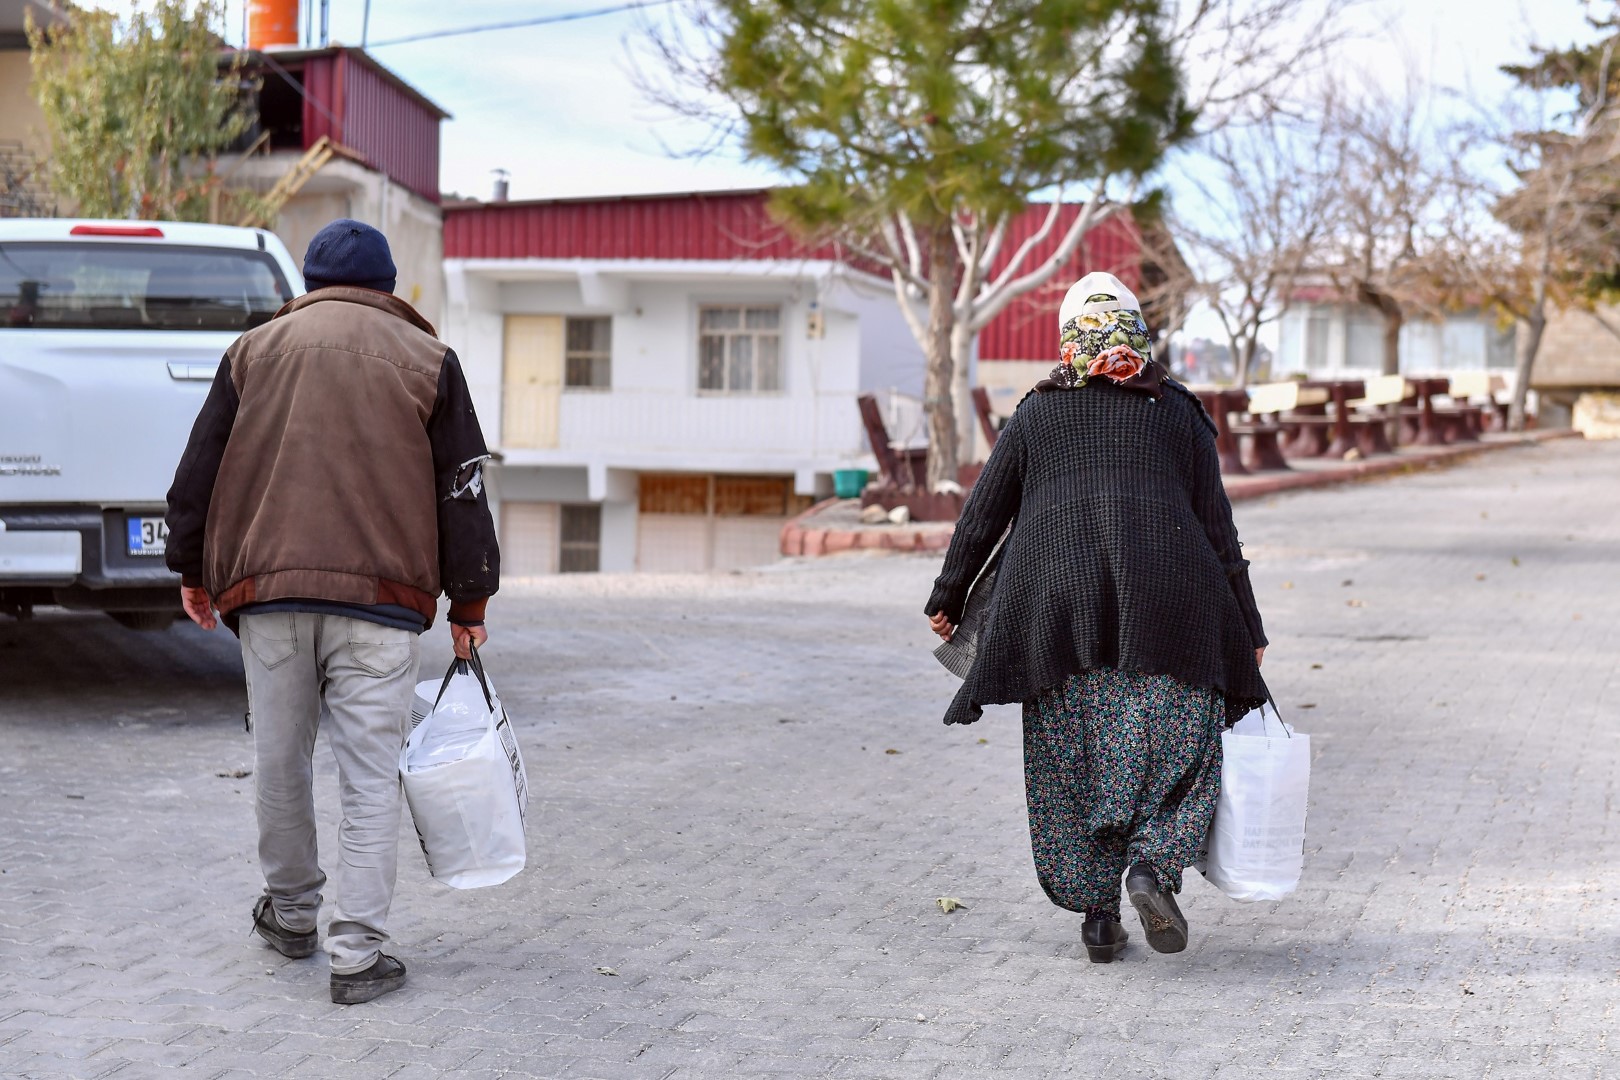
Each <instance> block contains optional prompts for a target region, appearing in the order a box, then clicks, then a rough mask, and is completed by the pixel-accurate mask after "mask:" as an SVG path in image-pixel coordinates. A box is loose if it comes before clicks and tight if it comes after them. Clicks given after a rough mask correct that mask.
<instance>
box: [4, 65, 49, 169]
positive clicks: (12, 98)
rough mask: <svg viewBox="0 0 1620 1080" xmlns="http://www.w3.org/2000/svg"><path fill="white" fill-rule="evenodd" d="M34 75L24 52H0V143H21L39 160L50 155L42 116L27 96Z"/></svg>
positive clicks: (35, 103) (32, 98) (43, 115)
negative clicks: (2, 140)
mask: <svg viewBox="0 0 1620 1080" xmlns="http://www.w3.org/2000/svg"><path fill="white" fill-rule="evenodd" d="M32 80H33V72H32V71H30V70H29V67H28V50H27V49H0V139H5V140H8V141H16V142H20V143H22V144H23V145H24V146H26V147H27V148H28V149H30V150H32V151H33V152H34V153H35V154H37V155H39V156H40V157H45V156H47V155H48V154H49V152H50V139H49V138H47V137H46V134H45V114H44V113H43V112H41V111H40V108H39V103H38V102H36V101H35V100H34V96H33V95H32V94H31V93H29V92H28V86H29V83H30V82H31V81H32Z"/></svg>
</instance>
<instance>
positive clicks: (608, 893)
mask: <svg viewBox="0 0 1620 1080" xmlns="http://www.w3.org/2000/svg"><path fill="white" fill-rule="evenodd" d="M1616 485H1620V444H1583V443H1580V442H1577V441H1565V442H1560V443H1555V444H1551V445H1546V446H1540V447H1534V448H1526V449H1523V450H1514V451H1509V452H1504V453H1500V454H1496V455H1491V456H1489V457H1488V458H1485V459H1481V460H1479V461H1477V462H1475V463H1472V464H1468V465H1464V466H1461V467H1458V468H1455V469H1450V470H1445V471H1435V472H1430V473H1425V474H1421V475H1416V476H1410V477H1403V478H1400V479H1395V480H1390V481H1381V482H1377V483H1369V484H1363V485H1358V486H1354V487H1350V488H1345V489H1338V490H1332V491H1325V492H1312V493H1305V494H1299V495H1292V496H1285V497H1281V498H1278V499H1275V500H1271V501H1261V502H1256V503H1251V504H1245V505H1244V506H1243V507H1241V508H1240V510H1239V519H1240V522H1239V523H1240V526H1241V527H1242V529H1243V532H1244V534H1245V537H1246V538H1247V540H1248V545H1249V546H1248V551H1249V554H1250V556H1251V557H1252V558H1253V559H1254V560H1255V564H1256V568H1255V580H1256V585H1257V589H1258V592H1259V595H1260V597H1261V602H1262V605H1263V609H1264V611H1265V614H1266V616H1267V619H1268V625H1269V628H1270V633H1271V636H1272V639H1273V642H1274V644H1273V646H1272V649H1271V652H1270V654H1269V656H1268V658H1267V663H1266V671H1267V673H1268V675H1269V676H1270V679H1271V682H1272V684H1273V686H1274V688H1275V690H1276V691H1277V693H1278V695H1279V697H1280V701H1281V704H1282V705H1283V707H1284V709H1285V710H1286V711H1288V712H1290V713H1291V714H1292V716H1293V717H1294V718H1296V719H1297V721H1298V723H1299V726H1300V727H1301V728H1302V729H1304V730H1307V731H1309V732H1311V734H1312V736H1313V746H1314V749H1315V753H1316V762H1315V769H1316V772H1315V777H1314V788H1313V792H1312V795H1313V805H1312V817H1311V830H1310V837H1309V843H1308V848H1309V851H1308V860H1307V868H1306V874H1305V879H1304V881H1303V883H1302V886H1301V888H1300V890H1299V892H1298V893H1297V894H1296V895H1295V896H1293V897H1292V898H1290V899H1288V900H1287V901H1285V902H1283V903H1280V904H1259V905H1240V904H1236V903H1232V902H1231V901H1228V900H1226V899H1225V898H1224V897H1222V896H1221V895H1220V894H1218V893H1217V892H1215V891H1214V890H1213V889H1212V888H1210V887H1209V886H1207V885H1205V884H1204V883H1203V882H1202V881H1201V880H1200V879H1198V878H1197V876H1196V875H1192V874H1190V875H1189V877H1188V884H1187V888H1186V891H1185V892H1184V894H1183V898H1182V906H1183V908H1184V909H1185V910H1186V912H1187V914H1188V916H1189V918H1190V920H1191V922H1192V928H1193V929H1192V944H1191V947H1190V948H1189V949H1188V950H1187V951H1186V952H1185V953H1182V954H1180V955H1176V956H1161V955H1157V954H1154V953H1152V952H1149V951H1148V950H1146V948H1145V947H1144V946H1143V945H1142V944H1141V939H1140V933H1139V931H1137V930H1136V928H1134V927H1132V932H1133V936H1134V938H1135V940H1134V941H1133V943H1132V945H1131V948H1130V950H1129V951H1128V952H1127V953H1126V954H1125V957H1124V958H1123V960H1122V961H1121V962H1119V963H1116V964H1113V965H1111V966H1100V965H1093V964H1090V963H1088V962H1087V961H1086V959H1085V956H1084V951H1083V949H1081V947H1080V945H1079V920H1078V918H1077V917H1076V916H1072V915H1069V914H1066V913H1064V912H1061V911H1059V910H1057V909H1055V908H1053V907H1051V906H1050V905H1049V904H1048V903H1047V902H1046V900H1045V899H1044V898H1043V897H1042V895H1041V893H1040V890H1039V888H1038V887H1037V885H1036V883H1035V879H1034V875H1033V873H1032V871H1031V869H1030V865H1029V854H1028V849H1027V839H1026V835H1025V822H1024V810H1023V803H1022V795H1021V787H1020V783H1021V771H1020V757H1019V736H1018V721H1017V710H1016V707H1008V708H1003V709H997V710H992V711H991V712H990V713H989V714H988V715H987V716H986V719H985V721H984V722H983V723H981V724H979V725H977V726H975V727H971V728H967V729H954V728H953V729H947V728H944V727H942V726H941V725H940V723H939V717H940V715H941V713H942V712H943V709H944V706H945V703H946V701H947V699H948V698H949V696H950V694H951V692H952V690H953V688H954V686H953V682H952V680H951V679H950V677H949V676H947V675H946V674H945V673H944V672H943V671H942V670H941V669H939V668H938V667H937V666H936V665H935V664H934V662H933V660H932V659H931V658H930V656H929V654H928V649H929V644H930V642H929V638H928V635H927V633H926V628H925V625H924V623H923V619H922V617H921V615H920V613H919V609H920V607H921V604H922V601H923V599H924V596H925V595H926V592H927V583H928V581H929V579H930V578H931V577H932V575H933V574H934V573H935V571H936V567H937V558H928V557H923V556H881V557H878V556H874V557H862V556H851V557H841V558H836V559H824V560H818V561H817V562H815V563H814V564H802V565H785V566H782V567H777V568H773V569H771V570H769V571H766V572H762V573H755V574H743V575H731V576H724V577H719V578H713V579H698V578H611V577H601V578H568V579H557V580H553V581H548V582H545V583H543V584H536V585H531V586H527V587H524V588H513V589H511V590H509V592H508V593H507V594H505V595H503V597H502V598H501V599H500V600H499V602H498V603H497V604H496V605H495V606H494V609H493V616H494V619H495V621H494V622H493V624H492V627H493V630H494V632H495V635H496V637H495V640H494V641H493V642H492V646H491V649H490V651H489V661H490V666H491V668H492V671H493V673H494V674H495V676H496V678H497V679H498V681H499V682H500V683H501V685H502V687H503V689H504V692H505V695H506V697H507V698H508V700H509V703H510V704H511V705H512V706H513V708H514V711H515V713H516V714H517V716H518V718H519V732H520V735H521V737H522V739H523V741H524V743H525V746H526V749H527V752H528V756H529V761H530V767H531V779H532V782H533V786H534V788H535V791H536V800H535V803H534V806H533V812H532V813H531V820H530V843H531V857H532V862H531V867H530V869H528V870H527V871H526V872H525V873H524V874H522V875H521V876H520V877H519V878H517V879H516V880H515V881H513V882H512V883H509V884H507V885H505V886H502V887H499V888H495V889H488V890H482V891H475V892H455V891H452V890H450V889H447V888H445V887H442V886H440V885H438V884H437V883H435V882H433V881H432V880H431V879H430V878H429V877H428V876H427V873H426V871H425V870H424V868H423V867H422V864H421V862H420V860H419V859H418V858H417V857H416V853H415V850H414V846H411V845H410V844H409V840H408V839H407V840H406V841H405V842H406V844H407V846H406V847H405V849H404V851H403V854H404V855H405V857H404V858H403V859H402V870H401V875H400V889H399V894H398V899H397V902H396V906H395V912H396V915H395V926H394V930H395V931H396V934H397V938H398V951H399V952H400V954H401V955H402V956H403V957H405V958H406V959H407V960H408V962H409V963H410V965H411V979H410V983H409V984H408V985H407V987H406V988H405V989H404V990H403V991H401V992H399V993H397V994H394V995H392V996H390V997H388V998H385V999H383V1000H382V1001H379V1002H377V1003H374V1004H371V1005H363V1006H353V1007H340V1006H334V1005H332V1004H330V1003H329V1002H328V1000H327V994H326V985H325V974H326V973H325V970H324V965H323V962H322V961H321V960H320V959H319V958H316V959H311V960H305V961H289V960H283V959H282V958H281V957H280V956H279V955H277V954H275V953H273V952H271V951H270V950H268V949H267V948H265V947H263V946H262V945H261V944H259V943H258V941H257V939H255V938H253V937H251V936H250V934H249V907H250V905H251V903H252V900H253V897H254V895H255V893H256V890H257V888H258V877H257V874H256V868H255V864H254V861H253V845H254V838H253V826H252V813H251V794H252V779H251V778H250V777H249V778H241V777H237V776H235V775H233V773H234V772H235V771H237V770H239V769H241V768H243V767H245V766H246V764H247V763H248V761H249V758H250V750H249V739H248V737H247V736H245V735H244V734H243V731H242V720H241V716H242V711H243V694H242V691H241V688H240V685H239V682H238V680H239V678H240V674H239V664H238V661H237V660H236V659H235V658H234V655H233V654H234V649H233V639H231V638H230V637H229V636H228V635H226V634H224V633H218V634H215V635H212V636H209V635H203V634H201V633H199V632H196V631H194V630H192V629H190V628H183V629H181V628H177V629H175V630H171V631H169V632H166V633H162V634H156V635H150V636H141V635H137V634H133V633H130V632H127V631H124V630H121V629H119V628H117V627H115V626H114V625H113V624H112V623H111V622H110V621H108V620H106V619H102V618H91V617H85V616H69V615H56V616H49V617H43V618H41V619H39V620H38V621H36V622H35V623H33V624H29V625H20V624H4V625H0V1075H3V1076H5V1077H7V1078H16V1077H64V1076H67V1077H103V1076H117V1077H120V1078H130V1077H149V1076H154V1077H163V1076H171V1075H182V1076H187V1077H193V1076H194V1077H215V1076H229V1077H237V1076H277V1077H283V1076H286V1077H344V1078H359V1080H363V1078H370V1077H394V1078H399V1080H408V1078H416V1077H439V1076H451V1077H457V1078H469V1077H500V1076H544V1077H579V1078H590V1077H595V1078H603V1080H616V1078H628V1080H639V1078H643V1077H646V1078H651V1080H660V1078H668V1077H676V1078H683V1080H684V1078H730V1077H748V1078H754V1077H760V1078H765V1077H776V1076H801V1075H802V1076H818V1077H822V1076H824V1077H850V1078H870V1080H910V1078H921V1077H929V1078H976V1077H998V1078H1001V1077H1032V1078H1045V1077H1051V1076H1076V1077H1110V1078H1112V1077H1124V1078H1146V1077H1154V1078H1157V1077H1165V1078H1171V1077H1174V1078H1193V1077H1209V1076H1219V1077H1223V1078H1224V1077H1259V1076H1265V1077H1277V1078H1289V1077H1317V1076H1321V1077H1335V1078H1359V1077H1371V1076H1383V1077H1455V1078H1458V1080H1463V1078H1467V1080H1475V1078H1497V1077H1502V1078H1509V1077H1536V1078H1543V1077H1546V1076H1549V1075H1553V1076H1557V1077H1559V1078H1560V1080H1573V1078H1594V1080H1595V1078H1598V1077H1601V1076H1604V1075H1608V1076H1615V1075H1617V1074H1620V1069H1617V1067H1616V1066H1615V1061H1616V1060H1620V1058H1616V1056H1615V1050H1616V1047H1615V1046H1613V1045H1612V1044H1613V1043H1614V1042H1615V1041H1616V1039H1617V1035H1620V1032H1617V1020H1616V1015H1615V1013H1616V1006H1617V1003H1620V978H1617V974H1620V972H1617V969H1620V935H1617V932H1616V929H1615V912H1616V908H1617V903H1616V902H1617V900H1620V869H1617V868H1620V832H1617V823H1616V805H1615V804H1616V796H1617V791H1616V785H1617V782H1620V781H1617V778H1620V726H1617V724H1616V721H1615V718H1614V711H1615V707H1616V705H1617V704H1620V701H1617V694H1620V687H1617V684H1616V657H1617V655H1620V641H1617V640H1616V630H1615V620H1614V618H1613V612H1614V608H1615V605H1616V602H1617V600H1620V576H1617V574H1616V564H1617V557H1616V556H1617V552H1620V548H1617V542H1620V501H1617V500H1616V499H1615V498H1614V497H1613V492H1614V491H1615V490H1616ZM426 651H427V653H428V655H430V656H433V657H441V658H442V657H447V655H448V653H447V646H446V640H445V639H444V638H443V637H442V636H441V635H440V634H438V633H437V632H436V633H435V635H434V636H433V637H432V639H431V641H430V643H429V646H428V648H427V650H426ZM429 666H436V665H433V664H431V663H430V665H429ZM317 761H318V763H319V767H320V774H321V777H322V788H321V798H322V808H323V814H324V816H325V818H326V820H327V821H328V822H331V821H332V820H333V819H335V814H336V811H335V808H334V801H335V781H334V777H333V767H332V763H331V757H330V753H329V752H328V751H327V750H326V748H325V746H324V744H323V746H322V748H321V750H320V751H319V755H318V758H317ZM322 840H323V842H324V843H326V844H327V845H328V846H327V849H326V850H328V851H329V850H330V842H331V833H330V831H329V830H328V831H327V832H324V833H323V836H322ZM941 896H952V897H958V898H960V899H961V901H962V902H963V904H964V905H965V910H960V911H958V912H956V913H954V914H951V915H945V914H942V913H941V911H940V909H939V907H938V906H937V905H936V903H935V898H936V897H941ZM600 968H609V969H611V970H612V971H614V972H616V973H617V974H616V975H607V974H601V973H599V971H598V969H600Z"/></svg>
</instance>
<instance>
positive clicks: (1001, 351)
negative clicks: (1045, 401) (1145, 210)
mask: <svg viewBox="0 0 1620 1080" xmlns="http://www.w3.org/2000/svg"><path fill="white" fill-rule="evenodd" d="M1048 209H1049V205H1036V206H1031V207H1030V208H1029V209H1028V210H1027V211H1025V212H1024V213H1023V214H1022V215H1020V216H1019V217H1018V218H1017V219H1016V220H1015V221H1014V222H1013V224H1012V226H1011V228H1009V230H1008V236H1007V242H1006V244H1005V245H1004V246H1003V247H1002V254H1001V258H1000V259H999V260H998V261H997V265H996V266H995V267H994V269H995V270H1000V269H1001V267H1003V266H1005V265H1006V264H1007V263H1008V262H1009V261H1011V259H1012V257H1013V253H1014V252H1016V251H1017V250H1018V248H1019V245H1021V244H1022V243H1023V242H1024V241H1025V240H1026V239H1028V238H1029V237H1031V236H1033V235H1035V234H1036V233H1037V232H1039V231H1040V227H1041V225H1042V223H1043V222H1044V221H1045V220H1046V215H1047V211H1048ZM1079 212H1080V207H1079V206H1077V205H1074V206H1065V207H1064V208H1063V209H1062V211H1061V212H1060V213H1059V216H1058V223H1057V225H1056V226H1054V228H1053V229H1052V232H1051V234H1050V235H1049V236H1048V237H1047V238H1046V240H1045V241H1043V242H1042V243H1041V244H1039V245H1037V246H1036V247H1035V249H1034V250H1032V251H1031V252H1030V253H1029V255H1028V257H1027V258H1026V259H1025V261H1024V263H1023V266H1024V267H1025V268H1030V267H1034V266H1039V265H1040V263H1041V261H1042V260H1044V259H1047V258H1049V257H1050V256H1051V255H1052V253H1053V252H1054V251H1056V250H1057V247H1058V243H1059V242H1060V241H1061V239H1062V236H1063V231H1064V229H1065V227H1066V226H1067V225H1069V224H1070V223H1071V222H1073V221H1074V218H1075V215H1077V214H1078V213H1079ZM1094 270H1103V271H1106V272H1107V273H1110V274H1113V275H1114V276H1115V277H1117V278H1119V279H1120V280H1121V281H1123V282H1124V283H1125V284H1126V286H1127V287H1129V288H1131V289H1138V288H1141V284H1142V249H1141V243H1140V241H1139V240H1138V238H1137V234H1136V226H1135V224H1134V223H1133V222H1132V221H1131V219H1130V218H1129V216H1126V215H1115V216H1114V217H1111V218H1109V219H1108V220H1107V221H1105V222H1103V224H1101V225H1099V226H1096V227H1094V228H1093V229H1092V230H1091V231H1090V232H1089V233H1087V234H1086V238H1085V239H1084V240H1082V241H1081V243H1080V248H1079V250H1077V251H1076V252H1075V253H1074V255H1073V256H1072V257H1071V258H1070V259H1069V262H1068V263H1067V264H1066V265H1065V266H1063V267H1062V268H1061V269H1059V270H1058V272H1057V273H1056V274H1055V275H1053V277H1052V279H1051V280H1050V281H1049V282H1047V284H1045V285H1043V286H1041V287H1040V288H1038V289H1036V290H1035V291H1033V292H1031V293H1027V294H1025V295H1024V296H1023V297H1020V298H1019V299H1017V300H1014V301H1013V302H1012V303H1011V304H1010V305H1008V307H1007V308H1006V310H1004V311H1003V312H1002V313H1001V314H1000V315H998V316H997V317H996V318H995V319H994V320H992V321H991V323H990V325H989V326H987V327H985V328H984V330H983V331H982V332H981V333H980V334H979V359H981V360H1047V359H1052V360H1053V362H1054V363H1055V362H1056V359H1055V357H1056V355H1057V335H1058V326H1057V315H1058V307H1059V306H1060V305H1061V304H1062V302H1063V294H1064V293H1066V292H1068V290H1069V286H1070V285H1072V284H1074V282H1075V281H1076V280H1077V279H1078V278H1080V277H1082V276H1084V275H1086V274H1088V273H1091V272H1092V271H1094Z"/></svg>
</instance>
